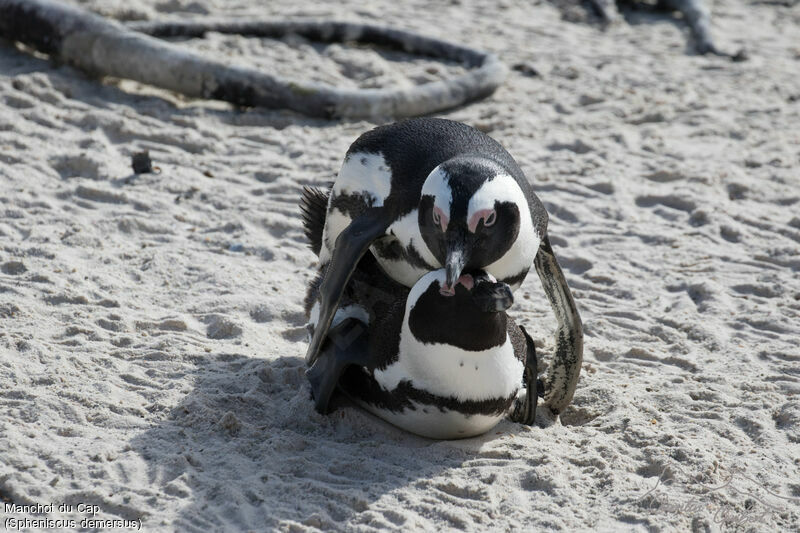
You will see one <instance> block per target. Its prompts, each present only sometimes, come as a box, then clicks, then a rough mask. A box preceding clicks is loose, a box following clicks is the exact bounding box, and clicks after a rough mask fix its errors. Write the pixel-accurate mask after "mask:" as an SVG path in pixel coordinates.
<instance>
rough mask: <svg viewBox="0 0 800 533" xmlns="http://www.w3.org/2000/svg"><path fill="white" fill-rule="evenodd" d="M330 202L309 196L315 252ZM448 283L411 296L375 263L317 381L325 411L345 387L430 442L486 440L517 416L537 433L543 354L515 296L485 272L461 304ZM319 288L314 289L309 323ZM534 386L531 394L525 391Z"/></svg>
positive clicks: (426, 280)
mask: <svg viewBox="0 0 800 533" xmlns="http://www.w3.org/2000/svg"><path fill="white" fill-rule="evenodd" d="M323 197H324V194H323V193H321V192H318V191H314V190H307V191H306V193H305V196H304V206H305V207H304V217H305V223H306V233H307V235H308V236H309V238H310V240H311V243H312V248H316V247H317V246H318V245H319V239H320V236H319V233H318V231H317V229H316V228H319V229H320V230H321V226H319V220H318V219H319V217H317V216H316V215H315V212H316V213H318V212H319V206H320V200H321V198H323ZM445 283H446V272H445V271H444V269H439V270H436V271H433V272H429V273H427V274H425V275H424V276H423V277H422V278H421V279H420V280H419V281H417V282H416V283H415V284H414V286H413V287H412V288H411V289H410V290H409V289H408V288H407V287H405V286H403V285H401V284H399V283H397V282H395V281H393V280H391V279H390V278H388V277H387V276H386V275H385V274H384V273H383V272H382V271H381V269H380V267H379V266H378V263H377V261H376V260H375V258H374V257H372V256H371V255H369V254H367V255H365V256H364V257H363V258H362V259H361V260H360V261H359V264H358V265H357V267H356V270H355V271H354V273H353V276H352V278H351V279H350V281H349V283H348V285H347V287H346V289H345V293H344V295H343V299H342V305H341V306H340V307H339V309H338V310H337V312H336V315H335V317H334V321H333V326H332V328H331V330H330V332H329V334H328V338H327V339H326V342H325V343H324V344H323V349H322V351H321V353H320V356H319V357H318V358H317V360H316V361H315V363H314V365H313V366H312V367H311V368H310V369H309V370H308V372H307V375H308V377H309V381H310V382H311V385H312V391H313V394H314V400H315V404H316V408H317V410H318V411H321V412H327V411H328V408H329V401H330V398H331V396H332V394H333V392H334V389H335V388H336V387H337V386H338V387H339V389H341V390H342V391H344V392H345V393H346V394H347V395H348V396H350V397H351V398H352V399H353V400H355V401H356V402H357V403H358V404H359V405H361V406H362V407H364V408H365V409H367V410H369V411H371V412H372V413H374V414H376V415H377V416H379V417H381V418H383V419H385V420H387V421H388V422H391V423H392V424H394V425H396V426H398V427H401V428H403V429H406V430H408V431H411V432H413V433H416V434H419V435H423V436H426V437H430V438H462V437H469V436H474V435H478V434H481V433H484V432H486V431H488V430H489V429H491V428H492V427H494V425H495V424H497V422H499V421H500V420H501V419H502V418H503V417H504V416H506V415H507V414H509V412H510V411H511V410H512V408H513V410H514V412H513V414H512V419H513V420H516V421H519V422H522V423H527V424H531V423H533V420H534V417H535V413H536V400H537V392H538V390H539V387H538V384H537V380H536V373H537V372H536V353H535V349H534V346H533V341H532V340H531V339H530V337H528V336H527V334H526V333H525V331H524V329H522V328H521V327H519V326H517V325H516V324H515V323H514V321H513V320H512V319H511V318H509V317H508V316H507V315H506V313H505V310H506V309H507V308H508V307H510V305H511V304H512V303H513V299H512V298H511V293H510V291H509V289H508V286H507V285H505V284H503V283H498V282H497V280H495V279H494V278H493V277H492V276H490V275H488V274H486V273H485V272H482V271H475V272H473V273H472V274H463V275H461V276H460V277H459V279H458V280H457V281H456V283H454V284H452V287H451V289H452V294H450V293H449V292H448V291H445V292H444V293H443V291H442V288H443V286H444V285H445ZM318 288H319V285H318V283H312V284H311V286H310V287H309V298H307V300H306V311H307V312H308V313H309V314H310V313H311V311H312V307H313V305H312V303H313V302H314V300H315V292H316V291H317V290H318ZM310 323H311V325H312V329H313V320H311V321H310ZM524 377H525V378H528V379H527V381H529V382H530V385H528V387H526V388H525V389H522V390H521V385H522V383H523V378H524ZM528 390H532V391H534V392H533V393H532V394H531V395H528Z"/></svg>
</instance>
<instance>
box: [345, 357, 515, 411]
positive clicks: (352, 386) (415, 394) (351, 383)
mask: <svg viewBox="0 0 800 533" xmlns="http://www.w3.org/2000/svg"><path fill="white" fill-rule="evenodd" d="M339 386H340V387H341V388H342V389H343V390H344V391H345V392H346V393H347V394H349V395H350V396H353V397H356V398H359V399H361V400H363V401H365V402H367V403H369V404H371V405H374V406H375V407H377V408H380V409H386V410H389V411H394V412H401V411H405V410H406V409H409V410H412V411H414V410H416V406H415V405H414V403H413V402H416V403H417V404H422V405H425V406H431V407H434V408H437V409H439V410H440V411H442V412H445V411H458V412H460V413H463V414H465V415H487V416H491V415H501V414H503V413H505V412H506V411H508V410H509V408H510V407H511V403H512V402H513V401H514V397H515V396H511V397H509V398H489V399H486V400H458V399H457V398H455V397H453V396H448V397H445V396H437V395H435V394H431V393H430V392H427V391H424V390H422V389H417V388H416V387H414V385H413V384H412V383H411V382H410V381H408V380H403V381H401V382H400V383H399V384H398V385H397V387H396V388H395V389H393V390H391V391H387V390H386V389H384V388H382V387H381V386H380V385H379V384H378V382H377V381H375V380H374V379H373V378H372V376H370V375H369V374H367V373H366V372H365V371H364V370H363V369H362V368H359V367H355V366H353V367H350V368H348V369H347V370H346V371H345V373H344V374H343V375H342V377H341V379H340V380H339Z"/></svg>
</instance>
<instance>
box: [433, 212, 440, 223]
mask: <svg viewBox="0 0 800 533" xmlns="http://www.w3.org/2000/svg"><path fill="white" fill-rule="evenodd" d="M441 222H442V219H441V217H439V213H438V212H437V211H436V209H434V210H433V223H434V224H436V225H437V226H439V225H440V224H441Z"/></svg>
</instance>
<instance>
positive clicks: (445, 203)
mask: <svg viewBox="0 0 800 533" xmlns="http://www.w3.org/2000/svg"><path fill="white" fill-rule="evenodd" d="M422 195H423V196H433V207H434V208H437V207H438V208H439V209H440V210H441V212H442V213H443V214H444V216H445V218H446V219H447V221H449V220H450V219H451V218H452V217H451V215H450V208H451V207H452V205H453V191H452V190H451V189H450V178H449V176H448V174H447V172H446V171H444V170H443V169H442V168H441V165H439V166H438V167H436V168H434V169H433V170H432V171H431V173H430V174H428V177H427V178H425V183H424V184H423V185H422Z"/></svg>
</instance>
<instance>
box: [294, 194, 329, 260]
mask: <svg viewBox="0 0 800 533" xmlns="http://www.w3.org/2000/svg"><path fill="white" fill-rule="evenodd" d="M329 196H330V192H329V191H327V190H324V189H321V188H319V187H303V197H302V198H301V199H300V211H301V212H302V214H303V230H304V232H305V234H306V238H307V239H308V242H309V244H310V245H311V250H313V252H314V253H315V254H316V255H319V251H320V249H322V230H323V228H324V227H325V214H326V213H327V211H328V197H329Z"/></svg>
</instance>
